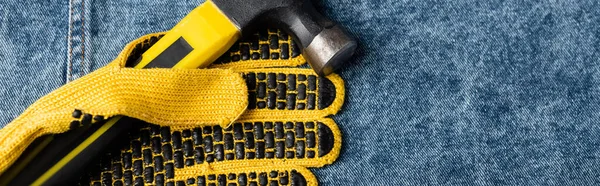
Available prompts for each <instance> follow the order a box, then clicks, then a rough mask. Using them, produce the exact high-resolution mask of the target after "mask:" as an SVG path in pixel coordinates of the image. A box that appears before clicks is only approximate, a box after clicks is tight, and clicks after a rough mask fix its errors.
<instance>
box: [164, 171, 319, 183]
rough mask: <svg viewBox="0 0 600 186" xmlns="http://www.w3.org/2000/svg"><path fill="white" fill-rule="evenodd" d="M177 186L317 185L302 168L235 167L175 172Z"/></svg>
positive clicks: (311, 175) (312, 175) (309, 173)
mask: <svg viewBox="0 0 600 186" xmlns="http://www.w3.org/2000/svg"><path fill="white" fill-rule="evenodd" d="M174 180H176V181H175V182H176V183H178V184H185V183H187V184H197V185H228V186H234V185H239V186H245V185H261V186H262V185H265V186H266V185H269V186H271V185H291V186H312V185H318V181H317V179H316V177H315V176H314V174H313V173H312V172H310V171H309V170H308V169H306V168H304V167H294V166H289V167H280V166H260V167H236V168H234V169H224V170H208V171H202V172H197V171H193V170H192V171H179V172H177V171H176V176H175V178H174Z"/></svg>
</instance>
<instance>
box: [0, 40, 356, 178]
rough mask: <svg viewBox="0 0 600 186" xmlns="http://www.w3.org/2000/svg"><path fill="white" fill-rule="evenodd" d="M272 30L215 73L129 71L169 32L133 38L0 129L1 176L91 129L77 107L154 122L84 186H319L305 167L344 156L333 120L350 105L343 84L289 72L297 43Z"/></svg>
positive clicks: (237, 50)
mask: <svg viewBox="0 0 600 186" xmlns="http://www.w3.org/2000/svg"><path fill="white" fill-rule="evenodd" d="M264 33H267V34H261V35H260V36H261V37H256V38H249V40H248V41H244V42H240V43H236V46H234V47H233V48H232V50H230V51H231V52H230V53H228V54H226V55H224V56H229V59H225V58H223V59H220V60H219V63H218V64H214V65H212V66H211V68H210V69H191V70H186V69H133V68H125V67H124V66H125V64H126V63H127V62H128V61H131V60H132V59H137V58H138V57H139V54H141V53H143V51H145V50H146V49H147V48H149V46H151V45H152V44H153V43H152V42H155V41H156V38H157V36H160V35H161V34H162V33H157V34H150V35H146V36H143V37H141V38H139V39H137V40H135V41H133V42H131V43H130V44H128V45H127V46H126V47H125V49H124V50H123V52H122V53H121V54H120V55H119V57H117V59H115V61H113V62H112V63H110V64H108V65H107V66H105V67H103V68H101V69H99V70H97V71H94V72H93V73H90V74H88V75H86V76H84V77H82V78H80V79H78V80H76V81H73V82H70V83H68V84H66V85H65V86H63V87H61V88H59V89H57V90H55V91H53V92H52V93H50V94H48V95H46V96H44V97H42V98H41V99H40V100H38V101H37V102H35V103H34V104H33V105H31V106H30V107H29V108H28V109H27V110H26V111H25V112H24V113H23V114H22V115H21V116H19V117H18V118H16V119H15V120H14V121H12V122H11V123H9V124H8V125H7V126H6V127H5V128H3V129H2V130H0V149H3V150H2V151H0V158H3V161H0V172H4V171H10V170H6V169H7V168H8V167H9V166H10V165H11V164H12V163H13V162H14V161H15V160H16V158H18V156H19V155H20V153H21V152H23V150H24V149H25V148H26V147H27V146H28V145H29V144H31V142H32V141H33V140H34V139H36V138H37V137H40V136H42V135H45V134H57V133H63V132H66V131H68V130H69V129H70V128H73V127H77V126H73V123H77V124H79V123H87V122H80V121H82V120H85V118H83V116H82V115H81V114H73V111H74V110H77V112H79V111H81V112H83V115H86V116H92V118H94V119H93V120H92V123H93V122H94V121H96V120H98V121H101V120H105V119H107V118H110V117H112V116H116V115H124V116H129V117H133V118H138V119H141V120H143V121H145V122H148V123H152V124H148V125H147V126H145V127H142V128H141V130H139V131H137V132H133V133H132V134H131V135H130V136H129V137H130V138H131V140H130V141H129V142H124V143H123V144H115V145H123V148H122V149H121V150H120V151H118V152H111V153H109V154H107V155H106V156H105V157H103V158H102V160H99V164H98V165H97V166H93V167H90V170H89V171H88V173H89V174H88V175H89V176H84V177H82V181H81V184H83V185H88V184H92V185H98V184H107V185H108V184H111V185H119V184H122V185H131V184H140V183H144V184H154V185H162V184H167V185H169V184H177V185H180V184H184V185H185V184H192V182H193V184H202V183H205V184H206V185H211V183H212V184H216V185H222V184H224V183H227V184H229V183H235V184H237V185H253V184H257V185H263V184H269V185H274V184H277V185H289V184H292V183H294V184H295V185H316V184H317V181H316V178H315V176H314V175H313V174H312V173H310V171H308V170H307V169H306V168H305V167H321V166H324V165H326V164H330V163H332V162H333V161H334V160H335V159H336V158H337V156H338V155H339V151H340V146H341V134H340V132H339V129H338V128H337V126H336V124H335V123H334V122H333V120H331V119H329V118H325V117H326V116H329V115H332V114H335V113H336V112H337V111H338V110H339V109H340V107H341V105H342V103H343V98H344V88H343V82H342V80H341V78H340V77H339V76H337V75H330V76H328V77H317V76H316V74H314V72H313V71H312V70H311V69H306V68H289V67H294V66H298V65H302V64H303V63H304V60H303V58H302V56H298V55H296V54H297V53H298V50H297V49H295V50H294V47H293V46H292V43H291V39H290V38H289V37H287V36H285V34H283V33H281V32H279V31H273V30H271V31H269V32H267V31H265V32H264ZM265 35H267V39H266V41H265V38H262V37H264V36H265ZM257 36H258V35H257ZM264 46H266V48H265V47H264ZM257 47H258V48H257ZM265 54H266V55H267V57H268V58H269V59H262V57H263V56H262V55H265ZM257 55H258V60H257V59H256V58H257ZM274 58H277V59H274ZM284 58H287V59H284ZM224 61H234V62H230V63H224ZM268 67H277V68H268ZM286 67H288V68H286ZM87 119H88V120H89V118H87ZM156 124H157V125H156ZM294 184H292V185H294Z"/></svg>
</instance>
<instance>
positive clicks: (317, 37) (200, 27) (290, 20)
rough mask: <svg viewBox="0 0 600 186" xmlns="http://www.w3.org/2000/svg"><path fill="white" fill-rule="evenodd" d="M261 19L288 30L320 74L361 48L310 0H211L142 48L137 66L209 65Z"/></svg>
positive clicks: (334, 67)
mask: <svg viewBox="0 0 600 186" xmlns="http://www.w3.org/2000/svg"><path fill="white" fill-rule="evenodd" d="M259 22H260V23H267V24H269V25H275V26H278V27H279V28H280V29H282V30H284V31H286V32H288V33H289V34H290V35H291V36H292V38H293V39H294V40H295V41H296V42H297V44H299V46H300V47H301V49H302V54H303V56H304V58H305V59H306V60H307V61H308V63H309V64H310V66H311V67H312V68H313V70H314V71H315V72H316V73H317V74H319V75H321V76H325V75H328V74H330V73H331V72H333V71H334V70H335V69H336V68H338V67H339V66H340V65H341V64H342V63H343V62H344V61H346V60H347V59H348V58H350V56H352V54H353V53H354V50H355V49H356V41H354V39H352V38H351V37H350V36H349V35H348V34H346V32H345V31H344V30H343V29H342V28H341V27H340V26H338V25H337V24H336V23H334V22H333V21H331V20H329V19H327V18H326V17H324V16H322V15H321V14H319V13H318V12H317V11H316V10H315V8H314V7H313V5H312V4H311V3H310V1H309V0H208V1H206V2H205V3H204V4H202V5H200V6H199V7H197V8H196V9H194V10H192V12H190V13H189V14H188V15H187V16H186V17H184V18H183V19H182V20H181V21H180V22H179V23H178V24H177V25H175V27H173V28H172V29H171V30H170V31H169V32H168V33H167V34H166V35H165V36H164V37H163V38H162V39H160V40H159V41H158V42H157V43H156V44H154V45H153V46H152V47H151V48H150V49H148V50H147V51H146V52H145V53H144V54H142V57H141V58H140V60H139V61H138V63H137V64H135V67H144V68H151V67H172V68H199V67H200V68H201V67H206V66H208V65H209V64H210V63H212V62H213V61H214V60H215V59H217V57H219V56H220V55H222V54H223V53H225V51H226V50H227V49H229V47H231V45H233V43H234V42H235V41H236V40H237V39H238V38H239V37H240V35H241V34H242V32H246V31H248V30H252V29H253V28H252V25H256V24H257V23H259ZM173 64H175V65H174V66H173Z"/></svg>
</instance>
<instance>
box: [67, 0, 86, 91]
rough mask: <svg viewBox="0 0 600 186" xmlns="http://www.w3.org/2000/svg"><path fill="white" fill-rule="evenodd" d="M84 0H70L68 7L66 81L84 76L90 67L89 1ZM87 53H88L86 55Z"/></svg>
mask: <svg viewBox="0 0 600 186" xmlns="http://www.w3.org/2000/svg"><path fill="white" fill-rule="evenodd" d="M85 1H86V0H70V1H69V8H70V11H71V14H70V15H69V17H70V18H69V21H70V22H69V37H68V38H69V44H68V47H69V48H68V50H69V55H68V56H69V57H68V67H67V68H68V70H67V82H69V81H73V80H75V79H77V78H80V77H81V76H84V75H85V74H86V73H87V72H89V71H90V70H89V68H90V67H91V65H90V63H89V61H87V60H89V59H86V58H89V54H90V47H89V46H86V45H90V43H89V42H90V40H89V38H86V36H88V37H89V35H90V34H89V33H86V32H89V28H86V26H87V27H89V26H90V25H89V23H86V21H88V20H89V17H85V16H89V12H88V13H86V12H85V11H89V9H90V8H89V7H86V6H89V2H88V3H85ZM86 54H88V55H86Z"/></svg>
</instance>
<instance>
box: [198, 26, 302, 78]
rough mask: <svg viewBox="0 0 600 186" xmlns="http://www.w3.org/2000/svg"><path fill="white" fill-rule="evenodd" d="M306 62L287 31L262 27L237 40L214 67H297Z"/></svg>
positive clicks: (212, 66)
mask: <svg viewBox="0 0 600 186" xmlns="http://www.w3.org/2000/svg"><path fill="white" fill-rule="evenodd" d="M305 63H306V60H305V59H304V57H302V55H301V50H300V48H299V47H298V45H297V44H296V43H295V42H294V41H293V39H292V37H290V36H288V35H287V34H286V32H284V31H282V30H277V29H267V28H260V29H259V30H258V31H257V32H256V33H254V34H250V35H246V36H245V37H243V38H241V39H240V40H239V41H237V42H236V43H235V44H234V45H233V46H232V47H231V48H230V49H229V50H228V52H226V53H225V54H223V55H222V56H221V57H220V58H219V59H217V60H216V61H215V62H214V63H213V64H212V65H211V66H210V68H223V69H227V68H231V69H250V68H265V67H294V66H300V65H302V64H305Z"/></svg>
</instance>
